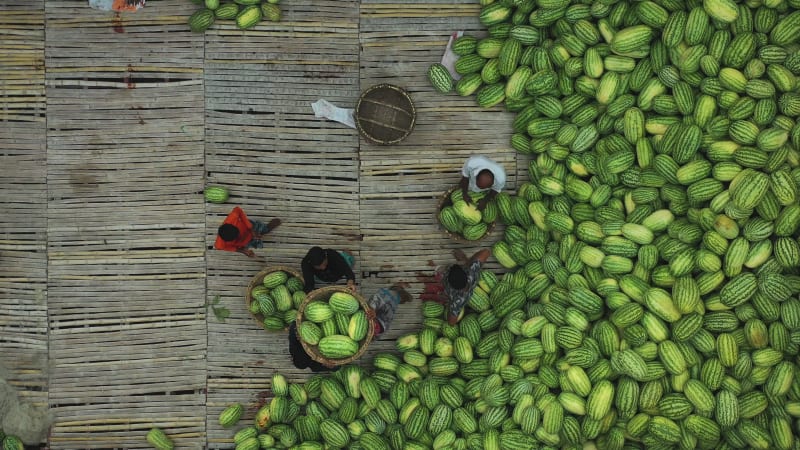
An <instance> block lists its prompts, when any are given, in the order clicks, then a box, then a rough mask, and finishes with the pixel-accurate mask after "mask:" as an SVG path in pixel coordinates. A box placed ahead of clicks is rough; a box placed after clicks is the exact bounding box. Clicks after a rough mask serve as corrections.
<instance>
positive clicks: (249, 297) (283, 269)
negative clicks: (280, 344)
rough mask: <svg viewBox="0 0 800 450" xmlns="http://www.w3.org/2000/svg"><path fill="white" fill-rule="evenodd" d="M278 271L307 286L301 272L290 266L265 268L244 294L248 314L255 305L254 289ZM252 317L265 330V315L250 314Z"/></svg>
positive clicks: (254, 277)
mask: <svg viewBox="0 0 800 450" xmlns="http://www.w3.org/2000/svg"><path fill="white" fill-rule="evenodd" d="M278 271H281V272H286V273H289V274H291V275H292V276H294V277H297V278H299V279H300V281H302V282H303V284H305V280H304V279H303V275H302V274H301V273H300V272H298V271H297V270H294V269H292V268H290V267H288V266H268V267H265V268H263V269H261V271H260V272H258V273H257V274H255V275H254V276H253V278H251V279H250V283H248V284H247V290H246V291H245V292H244V304H245V307H246V308H247V311H248V312H250V304H251V303H253V295H252V294H251V293H252V292H253V288H254V287H256V285H259V284H261V282H263V281H264V277H265V276H267V275H268V274H270V273H272V272H278ZM250 315H251V316H253V319H254V320H255V321H256V322H258V324H259V325H260V326H261V328H264V315H263V314H261V313H253V312H250ZM284 329H285V328H284ZM265 330H266V329H265ZM266 331H268V332H277V331H278V330H266Z"/></svg>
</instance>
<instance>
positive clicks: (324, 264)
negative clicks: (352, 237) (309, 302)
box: [300, 247, 356, 293]
mask: <svg viewBox="0 0 800 450" xmlns="http://www.w3.org/2000/svg"><path fill="white" fill-rule="evenodd" d="M354 261H355V260H354V259H353V255H351V254H349V253H344V252H338V251H336V250H333V249H330V248H328V249H322V248H321V247H311V250H309V251H308V253H307V254H306V257H305V258H303V261H302V263H301V264H300V267H301V269H302V271H303V280H305V283H306V285H305V289H304V290H305V291H306V293H308V292H311V291H313V290H314V286H315V284H316V281H324V282H328V283H335V282H336V281H339V280H340V279H342V278H347V287H348V288H349V289H350V290H351V291H353V292H355V290H356V276H355V274H354V273H353V263H354Z"/></svg>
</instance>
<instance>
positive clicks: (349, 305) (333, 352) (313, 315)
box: [297, 291, 369, 360]
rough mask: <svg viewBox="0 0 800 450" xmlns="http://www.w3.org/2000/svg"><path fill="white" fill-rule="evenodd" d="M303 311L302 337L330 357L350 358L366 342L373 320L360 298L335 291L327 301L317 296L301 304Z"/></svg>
mask: <svg viewBox="0 0 800 450" xmlns="http://www.w3.org/2000/svg"><path fill="white" fill-rule="evenodd" d="M312 294H313V293H312ZM301 312H302V317H303V320H302V321H300V323H299V325H298V330H297V333H298V335H299V337H300V339H301V340H302V341H303V342H305V343H306V344H307V345H308V346H309V347H310V348H311V349H312V351H314V352H318V353H319V354H320V355H322V356H323V357H325V358H327V359H329V360H336V359H345V358H349V357H351V356H353V355H355V354H356V353H358V350H359V349H360V348H361V346H362V345H365V344H366V343H365V339H366V338H367V334H368V331H369V320H368V319H367V315H366V313H365V311H364V309H362V308H361V304H360V303H359V301H358V299H356V297H354V296H353V295H351V294H349V293H347V292H340V291H337V292H334V293H332V294H331V295H330V297H328V298H327V300H317V299H314V300H313V301H310V302H308V303H307V304H306V305H304V306H303V307H301Z"/></svg>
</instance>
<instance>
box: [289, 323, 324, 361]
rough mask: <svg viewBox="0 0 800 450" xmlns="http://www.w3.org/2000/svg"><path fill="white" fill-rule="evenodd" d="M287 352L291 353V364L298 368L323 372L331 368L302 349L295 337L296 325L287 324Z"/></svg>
mask: <svg viewBox="0 0 800 450" xmlns="http://www.w3.org/2000/svg"><path fill="white" fill-rule="evenodd" d="M289 353H290V354H291V355H292V364H294V366H295V367H297V368H298V369H311V371H312V372H325V371H329V370H331V369H333V367H334V366H333V365H332V364H331V365H325V364H321V363H318V362H316V361H314V360H313V359H311V357H310V356H308V353H306V351H305V349H303V344H301V343H300V339H299V338H298V337H297V325H296V324H295V322H292V324H291V325H289Z"/></svg>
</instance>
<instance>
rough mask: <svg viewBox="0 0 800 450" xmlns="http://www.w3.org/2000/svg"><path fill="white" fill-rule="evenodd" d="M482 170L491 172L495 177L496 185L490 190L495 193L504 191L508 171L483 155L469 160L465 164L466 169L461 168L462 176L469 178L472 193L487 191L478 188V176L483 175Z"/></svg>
mask: <svg viewBox="0 0 800 450" xmlns="http://www.w3.org/2000/svg"><path fill="white" fill-rule="evenodd" d="M482 170H489V171H490V172H492V175H494V184H492V186H491V188H488V189H491V190H493V191H495V192H500V191H502V190H503V187H505V185H506V171H505V170H503V167H502V166H501V165H500V164H497V163H496V162H494V161H493V160H491V159H489V158H487V157H485V156H481V155H478V156H473V157H471V158H469V159H468V160H467V162H465V163H464V167H462V168H461V175H462V176H465V177H467V178H469V190H470V191H472V192H482V191H485V190H487V189H481V188H479V187H478V174H479V173H481V171H482Z"/></svg>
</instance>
